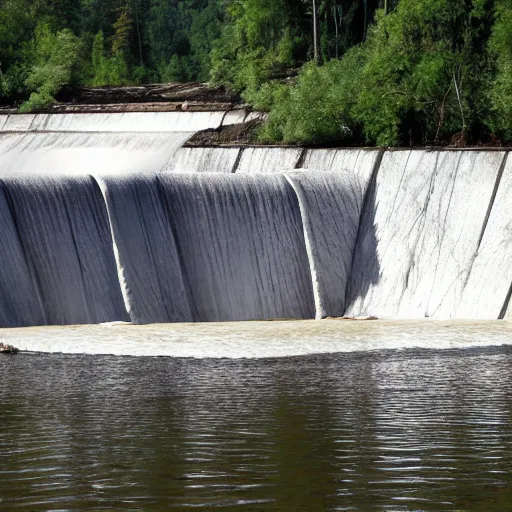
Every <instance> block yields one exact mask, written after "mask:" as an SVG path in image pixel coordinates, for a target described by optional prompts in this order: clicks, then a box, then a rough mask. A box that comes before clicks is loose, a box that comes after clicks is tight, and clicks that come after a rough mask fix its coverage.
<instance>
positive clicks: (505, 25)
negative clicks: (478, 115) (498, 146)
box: [488, 0, 512, 140]
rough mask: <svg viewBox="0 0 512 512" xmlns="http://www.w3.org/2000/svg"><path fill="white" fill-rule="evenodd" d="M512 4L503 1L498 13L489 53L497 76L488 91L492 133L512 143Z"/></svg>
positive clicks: (498, 6)
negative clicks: (493, 61)
mask: <svg viewBox="0 0 512 512" xmlns="http://www.w3.org/2000/svg"><path fill="white" fill-rule="evenodd" d="M511 27H512V0H500V1H499V2H498V5H497V9H496V22H495V24H494V26H493V30H492V36H491V40H490V44H489V49H490V51H491V55H492V57H493V59H495V62H496V67H497V73H496V76H495V78H494V80H493V81H492V83H491V86H490V87H489V97H490V101H491V103H492V115H491V117H490V119H489V121H488V125H489V126H490V128H491V130H492V131H493V132H495V133H496V134H497V135H500V136H502V137H503V138H505V139H506V140H512V30H511Z"/></svg>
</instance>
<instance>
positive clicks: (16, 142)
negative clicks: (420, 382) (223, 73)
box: [0, 111, 512, 327]
mask: <svg viewBox="0 0 512 512" xmlns="http://www.w3.org/2000/svg"><path fill="white" fill-rule="evenodd" d="M244 118H245V113H244V112H243V111H236V112H232V113H228V114H226V113H223V112H206V113H194V112H171V113H165V112H164V113H147V114H146V113H126V114H72V115H70V114H66V115H60V114H51V115H47V114H31V115H19V116H16V115H10V116H1V115H0V226H1V227H0V229H1V235H2V245H1V249H0V326H4V327H13V326H30V325H53V324H78V323H100V322H108V321H128V320H131V321H132V322H133V323H153V322H162V323H165V322H198V321H206V322H217V321H231V320H261V319H274V318H315V317H316V318H324V317H328V316H342V315H344V314H348V315H355V316H357V315H375V316H378V317H382V318H396V317H398V318H423V317H433V318H478V319H497V318H500V317H501V318H503V317H508V318H510V315H511V314H512V313H511V309H512V306H511V305H510V295H511V290H512V286H511V283H512V221H511V220H510V219H511V209H510V204H511V202H510V197H511V195H512V158H511V157H509V155H508V154H507V152H506V151H422V150H388V151H382V150H367V149H347V150H344V149H310V150H303V149H300V148H272V147H247V148H242V149H240V148H214V147H211V148H187V147H183V144H184V142H185V141H186V140H187V139H188V137H190V135H191V134H192V133H193V132H194V130H197V129H204V128H219V127H220V126H221V125H223V124H224V125H226V124H229V123H234V122H239V121H240V120H242V119H244Z"/></svg>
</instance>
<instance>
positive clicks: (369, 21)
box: [0, 0, 512, 146]
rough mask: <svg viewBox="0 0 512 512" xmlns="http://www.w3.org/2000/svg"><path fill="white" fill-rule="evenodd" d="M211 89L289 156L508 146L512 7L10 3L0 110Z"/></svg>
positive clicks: (296, 1)
mask: <svg viewBox="0 0 512 512" xmlns="http://www.w3.org/2000/svg"><path fill="white" fill-rule="evenodd" d="M173 81H209V82H211V83H214V84H220V85H225V86H226V87H228V88H229V89H231V90H233V91H235V92H237V93H239V94H241V96H242V97H243V98H244V100H245V101H246V102H248V103H250V104H252V105H253V106H254V108H256V109H261V110H265V111H268V112H269V116H268V121H267V122H266V124H265V125H264V126H263V127H262V129H261V131H260V133H259V138H260V140H261V141H263V142H283V143H291V144H296V143H297V144H298V143H300V144H317V143H339V144H376V145H383V146H384V145H413V144H444V143H452V144H455V145H459V146H462V145H465V144H489V143H493V144H502V143H506V142H510V141H512V0H0V103H2V104H4V105H7V104H10V105H13V104H15V105H18V106H19V107H20V110H21V111H30V110H38V109H42V108H45V107H47V106H48V105H50V104H51V103H53V102H55V97H56V96H57V94H58V93H59V92H61V91H66V90H68V91H72V90H73V89H74V88H76V87H79V86H82V85H90V86H101V85H127V84H140V83H155V82H173Z"/></svg>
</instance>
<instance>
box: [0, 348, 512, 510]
mask: <svg viewBox="0 0 512 512" xmlns="http://www.w3.org/2000/svg"><path fill="white" fill-rule="evenodd" d="M0 372H1V376H2V381H1V382H2V384H1V386H0V427H1V428H0V510H1V511H2V512H8V511H11V510H18V509H19V510H25V511H39V510H144V511H146V510H167V509H173V508H174V509H178V510H186V509H188V508H196V509H199V510H201V509H205V508H207V507H218V508H219V509H221V510H224V509H225V510H278V511H290V512H292V511H300V510H305V511H306V510H307V511H317V510H319V511H321V510H360V511H364V512H367V511H368V512H369V511H373V510H379V511H380V510H382V511H384V510H386V511H402V510H404V511H420V510H428V511H444V510H450V511H462V510H464V511H465V510H471V511H473V510H475V511H480V510H481V511H500V512H502V511H507V510H512V477H511V475H512V472H511V471H512V449H511V448H512V445H511V444H512V423H511V422H512V416H511V412H512V395H511V391H512V384H511V378H510V376H511V375H512V348H511V347H501V348H471V349H464V350H444V351H433V350H421V349H416V350H406V351H387V352H378V351H377V352H362V353H347V354H338V355H335V354H326V355H316V356H304V357H292V358H274V359H257V360H243V359H239V360H227V359H202V360H193V359H172V358H129V357H112V356H94V357H93V356H76V355H29V354H20V355H18V356H5V357H0Z"/></svg>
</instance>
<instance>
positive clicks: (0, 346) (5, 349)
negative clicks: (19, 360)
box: [0, 341, 19, 354]
mask: <svg viewBox="0 0 512 512" xmlns="http://www.w3.org/2000/svg"><path fill="white" fill-rule="evenodd" d="M18 352H19V350H18V349H17V348H15V347H13V346H12V345H7V344H6V343H2V342H1V341H0V354H17V353H18Z"/></svg>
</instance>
